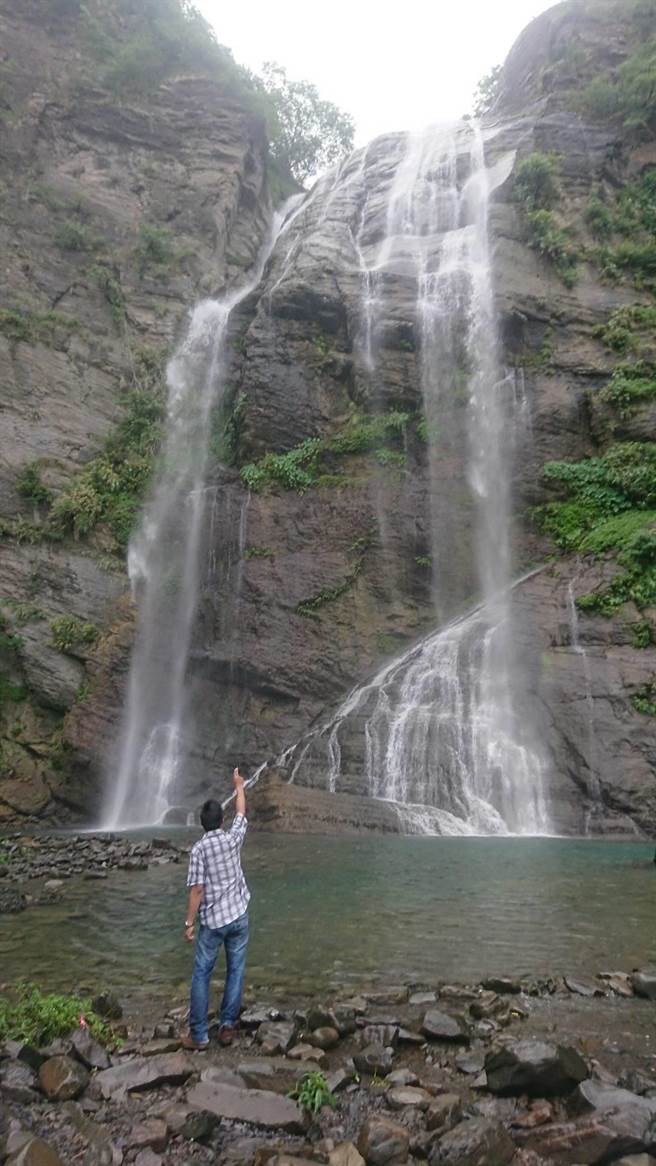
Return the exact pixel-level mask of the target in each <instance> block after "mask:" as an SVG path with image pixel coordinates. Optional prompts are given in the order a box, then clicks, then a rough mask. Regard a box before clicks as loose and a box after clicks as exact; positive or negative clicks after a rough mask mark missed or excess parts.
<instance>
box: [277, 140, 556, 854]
mask: <svg viewBox="0 0 656 1166" xmlns="http://www.w3.org/2000/svg"><path fill="white" fill-rule="evenodd" d="M512 162H513V156H512V155H510V156H507V157H505V158H501V159H500V160H499V161H498V162H497V163H496V165H495V166H494V167H493V168H492V169H488V168H487V167H486V163H485V155H484V143H483V139H482V136H481V133H480V131H479V130H478V128H477V127H476V126H467V125H465V124H463V123H460V124H458V125H456V126H450V127H436V128H433V129H431V130H429V131H427V132H426V133H424V134H417V135H409V136H408V138H407V141H406V149H405V153H404V154H403V155H402V156H401V158H400V160H399V162H398V163H397V165H396V167H395V170H394V172H393V174H392V177H391V181H390V184H389V189H388V196H387V210H386V217H385V232H384V237H383V238H382V240H380V241H379V242H378V244H377V246H376V248H375V252H374V255H373V258H371V256H369V257H368V254H367V247H366V242H365V240H366V237H367V229H366V223H365V221H364V220H365V217H366V205H365V206H364V208H363V210H362V211H361V216H360V221H359V223H358V227H357V230H356V231H355V232H353V231H352V232H351V235H352V239H353V243H354V251H355V258H356V262H357V265H358V268H359V270H360V272H361V273H363V278H362V319H363V321H364V324H363V327H362V329H361V336H362V337H364V340H365V344H364V363H365V366H366V367H367V368H369V369H371V368H372V366H373V358H372V348H373V341H372V338H373V337H375V336H376V325H377V314H378V313H381V312H383V311H384V309H385V306H386V305H385V296H386V286H387V285H388V283H389V281H391V280H394V279H395V278H397V279H401V280H404V281H406V282H407V280H408V278H409V277H410V276H411V277H412V278H413V279H414V281H415V287H416V308H415V332H416V336H417V338H418V349H419V352H418V356H419V366H420V372H421V381H422V392H423V398H424V411H425V416H426V422H427V429H428V433H429V450H428V456H429V468H430V473H431V498H432V500H433V505H439V504H440V500H439V484H440V481H442V482H443V478H442V479H440V477H439V469H440V466H439V459H440V458H443V457H444V456H445V450H448V452H449V453H450V452H451V450H452V449H453V448H455V447H456V445H457V442H458V440H459V439H460V435H458V434H457V433H455V432H454V431H453V428H452V429H451V432H449V426H450V416H451V414H452V413H453V411H454V407H455V404H456V402H457V401H458V398H459V397H460V396H462V394H463V391H464V392H465V393H466V415H465V416H466V427H465V428H466V432H465V434H464V435H463V437H462V440H461V445H462V454H463V456H464V461H465V463H466V480H467V482H468V488H469V498H470V501H469V502H466V503H465V504H464V507H465V511H464V512H465V513H466V507H467V506H468V507H469V508H470V509H471V508H472V507H473V511H474V528H475V539H474V542H475V550H474V554H473V558H474V560H475V562H474V563H473V570H474V573H475V576H476V577H477V578H478V589H479V594H480V595H481V596H482V603H481V605H480V607H479V608H477V609H476V610H475V612H474V613H473V614H472V615H470V616H468V617H467V618H463V619H459V620H456V621H454V622H452V623H450V624H448V625H447V626H446V627H445V628H444V629H443V630H441V631H439V632H437V633H434V634H433V635H431V636H428V637H427V638H426V639H425V640H424V641H423V642H422V643H421V644H420V645H419V646H418V647H417V648H415V649H413V650H412V651H411V652H410V653H406V654H405V655H404V656H402V657H401V658H400V660H396V661H394V662H393V663H392V664H390V665H388V666H387V667H386V668H384V669H383V670H382V671H381V672H380V673H379V674H378V675H377V676H376V677H375V678H374V679H373V680H372V681H371V682H370V683H369V684H366V685H364V686H362V687H360V688H358V689H356V690H354V692H353V693H351V695H350V696H349V697H348V698H347V700H346V701H345V702H344V704H343V705H342V706H341V707H340V709H338V711H337V713H336V715H335V716H334V717H333V718H332V720H330V721H329V722H328V723H327V724H324V725H323V727H322V728H321V729H318V730H315V731H314V732H313V733H312V734H311V735H310V736H309V737H308V738H305V739H304V740H303V741H301V742H299V744H298V745H297V746H296V747H295V748H294V749H292V750H291V751H289V750H288V751H286V754H285V763H286V764H287V765H288V767H289V768H290V771H291V780H294V779H295V778H296V777H297V775H299V774H300V775H301V776H302V777H304V778H305V779H306V778H307V774H308V773H309V774H310V779H311V780H312V771H313V770H314V772H315V773H317V772H320V771H321V770H322V769H323V770H324V772H325V770H326V769H327V771H328V774H327V786H328V789H329V790H331V791H337V790H339V789H343V788H344V782H345V777H346V776H348V774H347V771H348V767H349V765H351V767H352V766H353V764H354V762H353V755H354V754H355V756H356V758H357V762H356V764H358V765H359V764H361V765H362V766H363V768H364V770H365V776H366V788H367V791H368V793H369V794H370V795H371V796H373V797H377V798H383V799H386V800H388V801H392V802H394V803H395V804H396V805H397V806H399V807H405V808H404V809H403V810H402V814H401V816H402V819H403V820H404V824H405V828H407V829H409V830H412V831H413V832H416V831H420V832H421V831H425V832H442V833H486V834H489V833H507V832H514V833H527V834H534V833H545V832H548V829H549V820H548V813H547V807H546V800H545V795H544V789H543V766H542V762H541V758H540V755H539V752H538V750H537V748H536V746H535V744H534V742H533V740H532V736H531V733H530V730H529V727H528V725H527V724H526V723H524V721H523V718H522V716H521V713H520V711H519V708H518V707H517V693H518V679H517V661H516V659H515V649H514V638H513V627H512V606H511V591H510V587H509V580H510V566H511V555H510V533H509V530H510V509H511V506H510V461H511V457H512V452H513V447H514V444H515V442H516V441H517V440H519V438H520V437H521V436H522V433H521V430H522V427H523V426H525V423H526V410H525V407H524V406H525V401H524V400H522V394H521V388H522V386H519V390H518V386H517V383H516V381H515V379H514V377H513V375H512V374H510V373H507V372H504V370H503V369H502V367H501V363H500V355H499V344H498V336H497V327H496V318H495V311H494V297H493V288H492V277H491V261H490V252H489V240H488V203H489V195H490V192H491V190H493V189H494V188H495V187H496V186H497V185H499V184H500V183H501V182H502V181H504V180H505V178H507V176H508V174H509V172H510V170H511V167H512ZM364 165H365V161H364V160H363V161H362V163H361V168H360V169H361V170H363V169H364ZM518 403H519V405H520V407H519V408H518ZM441 431H446V438H445V437H444V435H443V434H442V436H441V437H440V438H439V439H438V440H435V439H434V438H432V437H431V434H440V433H441ZM455 522H456V515H455V514H452V515H450V516H449V523H447V527H448V526H451V528H452V526H453V524H454V523H455ZM444 527H445V524H444V522H442V524H441V525H439V524H438V522H437V521H436V515H435V513H434V514H433V523H432V528H433V540H432V541H433V546H432V550H433V570H434V593H435V601H436V611H437V614H438V618H439V616H440V612H441V609H442V606H443V600H444V596H445V593H446V591H447V587H448V584H449V580H450V574H449V572H450V571H452V569H451V563H450V560H451V559H452V558H454V555H453V554H452V553H451V549H452V548H450V547H449V546H447V547H446V548H445V547H444V546H443V545H441V539H442V538H443V531H444ZM452 538H453V536H452ZM456 543H457V533H456V536H455V539H454V542H453V546H454V547H455V546H456ZM452 575H453V572H452V574H451V577H452ZM463 598H464V597H463ZM345 736H346V739H347V742H348V743H349V749H348V751H347V752H349V753H350V755H351V759H350V761H349V760H345V754H344V738H345ZM354 736H356V737H357V741H358V744H357V746H354V745H353V740H352V739H353V737H354ZM349 737H350V741H349ZM306 771H307V772H306ZM347 788H348V783H347Z"/></svg>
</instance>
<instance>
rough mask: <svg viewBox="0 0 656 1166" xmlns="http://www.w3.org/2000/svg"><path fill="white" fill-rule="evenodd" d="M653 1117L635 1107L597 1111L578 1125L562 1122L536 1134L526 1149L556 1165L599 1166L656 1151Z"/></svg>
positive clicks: (531, 1135)
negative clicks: (598, 1165) (632, 1155)
mask: <svg viewBox="0 0 656 1166" xmlns="http://www.w3.org/2000/svg"><path fill="white" fill-rule="evenodd" d="M650 1120H651V1119H650V1115H649V1114H648V1113H646V1112H645V1110H644V1109H640V1108H638V1107H636V1106H633V1105H627V1106H622V1107H620V1108H619V1109H617V1110H607V1111H602V1110H595V1111H594V1113H589V1114H586V1115H585V1116H584V1117H582V1118H579V1119H578V1120H577V1121H569V1122H558V1123H555V1124H553V1125H546V1126H543V1127H541V1128H540V1129H537V1130H534V1131H533V1132H532V1133H531V1134H530V1135H529V1136H528V1137H527V1138H526V1139H524V1142H523V1144H524V1146H525V1147H527V1148H528V1149H530V1150H533V1151H534V1152H535V1153H537V1154H539V1155H540V1156H541V1157H543V1158H546V1159H548V1160H549V1159H553V1160H555V1161H556V1162H559V1163H560V1162H563V1163H577V1164H581V1166H592V1164H594V1166H596V1164H597V1163H599V1164H604V1166H605V1164H606V1163H610V1162H615V1161H616V1160H617V1159H618V1158H622V1157H624V1156H626V1155H629V1154H639V1153H644V1152H647V1151H649V1150H653V1149H655V1148H656V1142H655V1140H654V1129H653V1125H651V1127H650Z"/></svg>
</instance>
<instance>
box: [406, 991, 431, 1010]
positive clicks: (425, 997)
mask: <svg viewBox="0 0 656 1166" xmlns="http://www.w3.org/2000/svg"><path fill="white" fill-rule="evenodd" d="M436 999H437V997H436V995H435V993H434V992H412V993H411V994H410V996H409V997H408V1004H412V1005H413V1007H414V1006H417V1005H420V1004H434V1003H435V1001H436Z"/></svg>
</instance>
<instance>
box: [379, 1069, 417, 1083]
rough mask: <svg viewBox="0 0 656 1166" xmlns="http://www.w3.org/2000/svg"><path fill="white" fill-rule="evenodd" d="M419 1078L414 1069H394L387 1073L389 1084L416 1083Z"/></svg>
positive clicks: (386, 1079)
mask: <svg viewBox="0 0 656 1166" xmlns="http://www.w3.org/2000/svg"><path fill="white" fill-rule="evenodd" d="M418 1080H419V1078H418V1076H417V1074H416V1073H413V1071H412V1069H407V1068H404V1069H393V1070H392V1072H391V1073H388V1074H387V1077H386V1078H385V1081H386V1083H387V1084H388V1085H416V1084H417V1082H418Z"/></svg>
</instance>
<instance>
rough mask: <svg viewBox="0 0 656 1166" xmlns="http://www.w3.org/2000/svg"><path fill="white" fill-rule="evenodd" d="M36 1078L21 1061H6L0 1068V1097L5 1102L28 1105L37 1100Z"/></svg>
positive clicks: (32, 1071) (31, 1070)
mask: <svg viewBox="0 0 656 1166" xmlns="http://www.w3.org/2000/svg"><path fill="white" fill-rule="evenodd" d="M36 1088H37V1077H36V1073H35V1072H34V1070H33V1069H30V1067H29V1065H24V1064H23V1062H22V1061H7V1062H6V1063H3V1064H2V1065H1V1066H0V1096H2V1098H3V1099H4V1100H7V1101H18V1102H19V1103H20V1104H23V1105H30V1104H31V1103H32V1102H34V1101H36V1100H37V1096H38V1095H37V1093H36Z"/></svg>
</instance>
